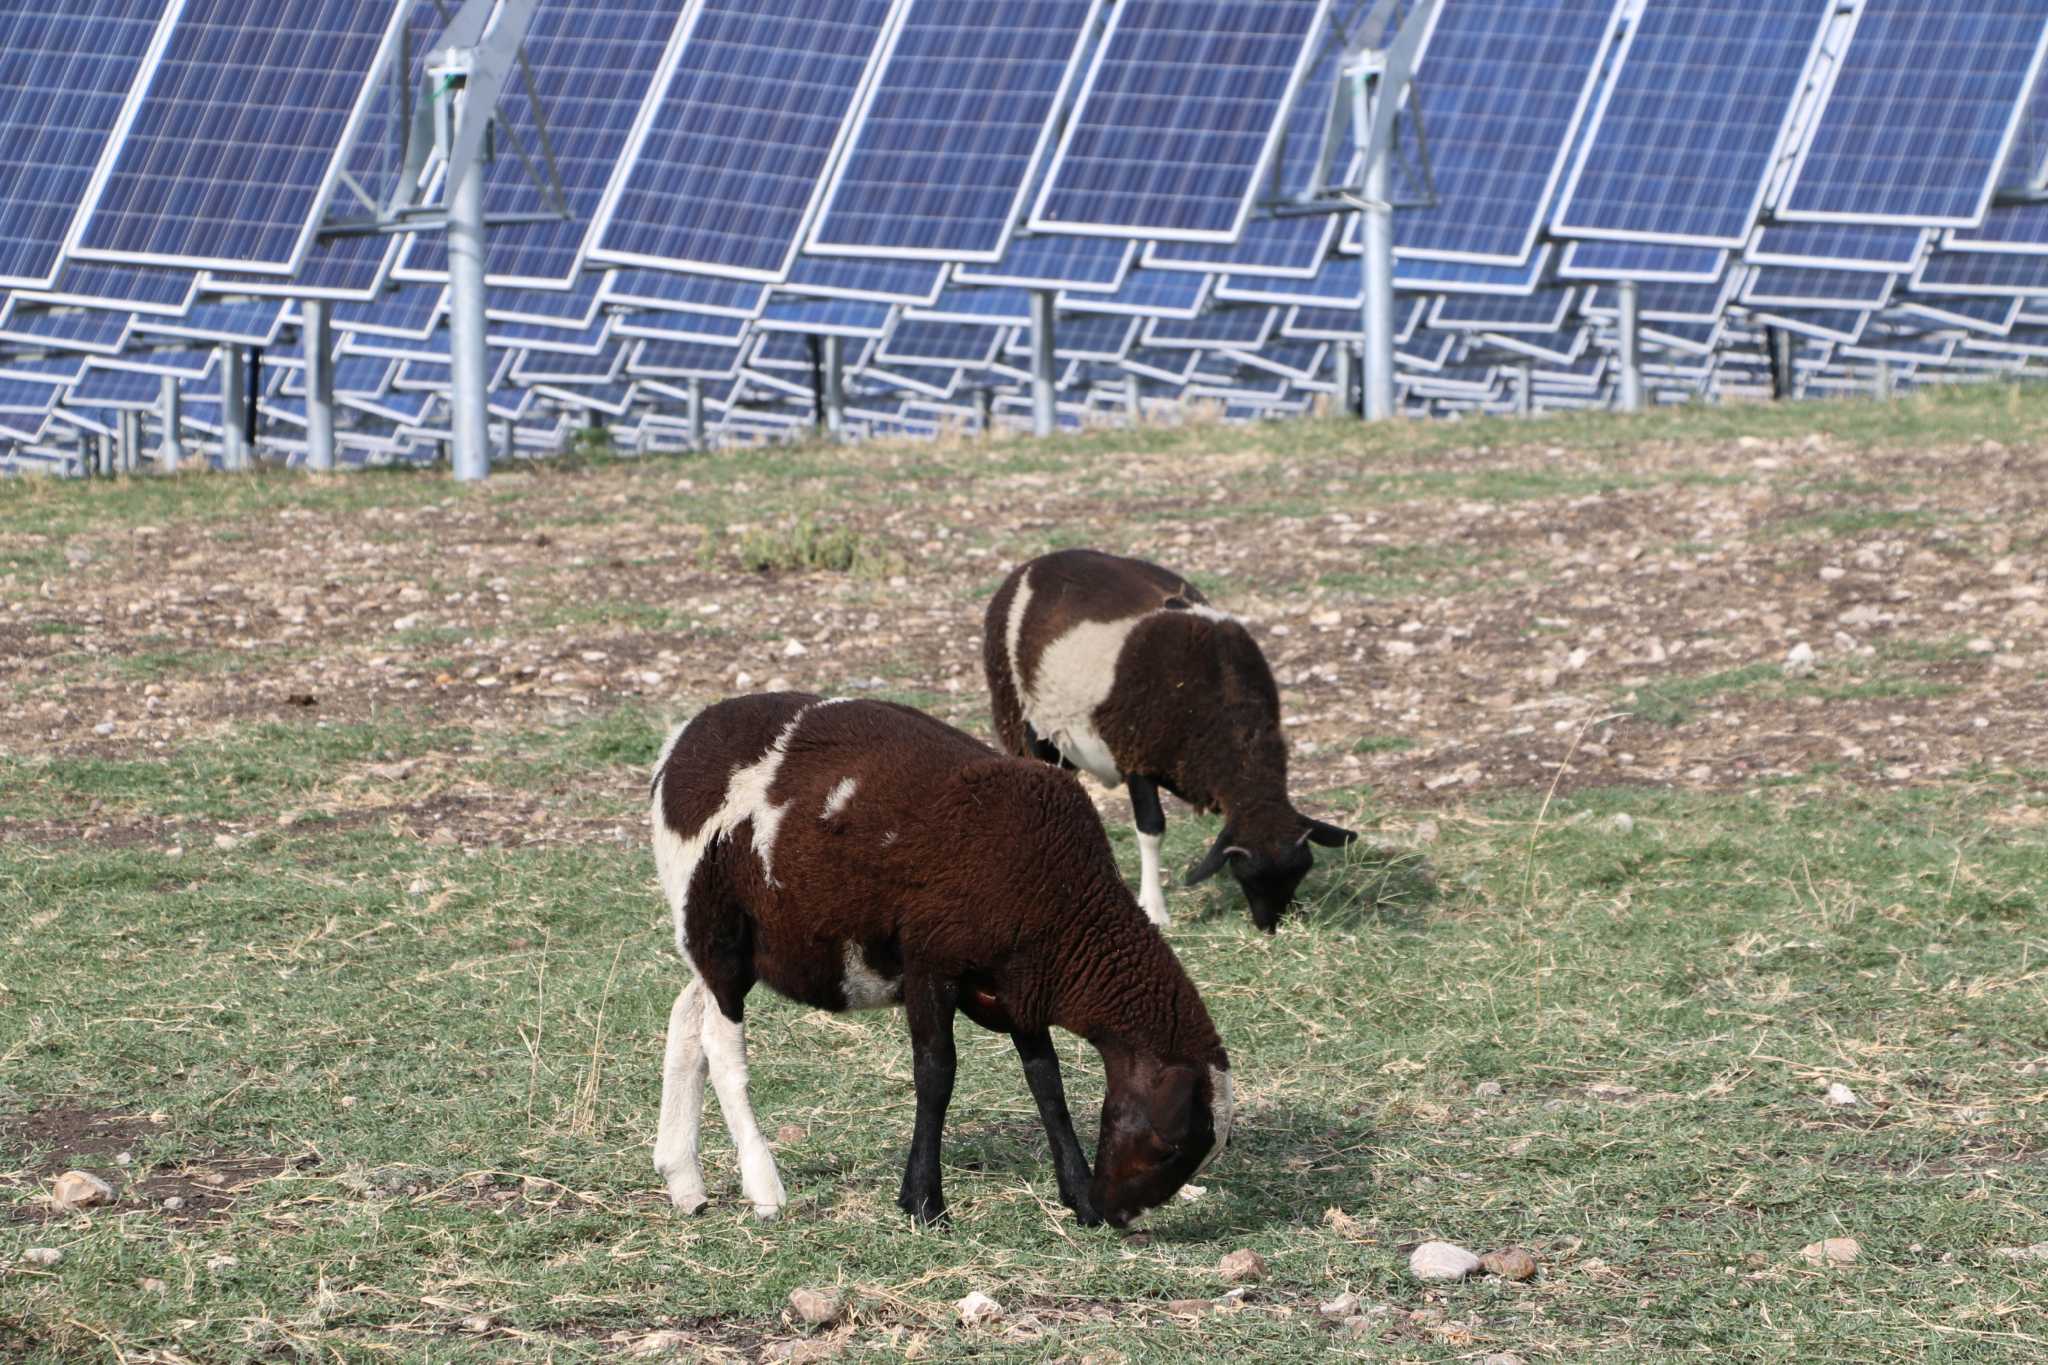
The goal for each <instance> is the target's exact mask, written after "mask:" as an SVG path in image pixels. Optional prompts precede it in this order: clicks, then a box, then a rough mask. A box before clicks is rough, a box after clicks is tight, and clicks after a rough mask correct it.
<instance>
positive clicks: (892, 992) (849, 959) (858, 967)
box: [842, 943, 902, 1010]
mask: <svg viewBox="0 0 2048 1365" xmlns="http://www.w3.org/2000/svg"><path fill="white" fill-rule="evenodd" d="M842 989H844V991H845V992H846V1008H848V1009H850V1010H880V1009H887V1008H889V1007H890V1006H891V1005H894V1004H895V1003H896V1002H897V1000H898V999H899V998H900V997H901V994H902V983H901V982H898V981H891V980H890V979H889V978H888V977H886V976H883V975H882V974H881V973H880V972H878V971H876V970H875V969H874V968H872V967H870V966H868V964H867V959H866V958H864V957H862V956H861V952H860V945H859V944H858V943H849V944H847V945H846V980H845V982H844V985H843V987H842Z"/></svg>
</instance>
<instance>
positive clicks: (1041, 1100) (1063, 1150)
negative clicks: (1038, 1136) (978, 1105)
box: [1010, 1029, 1102, 1228]
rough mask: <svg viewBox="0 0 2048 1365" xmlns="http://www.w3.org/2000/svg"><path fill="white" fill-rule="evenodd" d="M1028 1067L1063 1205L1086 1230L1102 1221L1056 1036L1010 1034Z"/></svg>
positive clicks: (1030, 1032)
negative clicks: (1070, 1108) (1063, 1079)
mask: <svg viewBox="0 0 2048 1365" xmlns="http://www.w3.org/2000/svg"><path fill="white" fill-rule="evenodd" d="M1010 1041H1011V1042H1012V1043H1015V1044H1016V1045H1017V1056H1018V1059H1019V1060H1021V1061H1022V1062H1023V1063H1024V1083H1025V1084H1026V1085H1028V1086H1030V1087H1031V1098H1032V1099H1034V1100H1037V1101H1038V1117H1039V1118H1040V1119H1041V1120H1042V1121H1043V1122H1044V1123H1045V1136H1046V1138H1047V1139H1048V1140H1049V1141H1050V1142H1051V1143H1052V1169H1053V1173H1054V1174H1055V1175H1056V1176H1058V1178H1059V1182H1060V1202H1061V1203H1062V1204H1065V1205H1066V1206H1067V1207H1068V1208H1070V1209H1072V1210H1073V1211H1074V1216H1075V1217H1077V1218H1079V1219H1080V1220H1081V1226H1082V1227H1090V1228H1092V1227H1094V1226H1095V1225H1096V1224H1098V1223H1100V1222H1101V1221H1102V1215H1101V1214H1099V1213H1097V1212H1096V1211H1095V1205H1094V1203H1093V1201H1091V1200H1090V1199H1089V1197H1088V1158H1087V1157H1086V1156H1084V1155H1083V1154H1082V1152H1081V1141H1080V1139H1079V1138H1077V1137H1075V1136H1074V1120H1073V1118H1072V1117H1071V1116H1070V1115H1069V1114H1068V1113H1067V1090H1066V1086H1065V1085H1064V1084H1063V1083H1062V1082H1061V1080H1060V1057H1059V1053H1058V1052H1056V1051H1054V1050H1053V1045H1052V1034H1051V1033H1050V1032H1049V1031H1048V1030H1046V1029H1019V1030H1016V1031H1014V1032H1012V1033H1011V1034H1010Z"/></svg>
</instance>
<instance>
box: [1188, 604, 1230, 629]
mask: <svg viewBox="0 0 2048 1365" xmlns="http://www.w3.org/2000/svg"><path fill="white" fill-rule="evenodd" d="M1185 610H1186V611H1187V613H1188V615H1190V616H1199V617H1201V618H1202V619H1203V620H1205V621H1235V622H1238V623H1239V624H1242V618H1240V617H1236V616H1232V615H1231V614H1230V613H1229V612H1227V611H1218V610H1217V609H1216V608H1214V607H1212V606H1209V605H1208V604H1207V603H1202V602H1196V603H1191V604H1190V605H1189V606H1187V607H1186V608H1185Z"/></svg>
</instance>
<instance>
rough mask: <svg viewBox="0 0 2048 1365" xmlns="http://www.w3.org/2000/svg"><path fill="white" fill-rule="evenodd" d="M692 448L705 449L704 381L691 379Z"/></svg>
mask: <svg viewBox="0 0 2048 1365" xmlns="http://www.w3.org/2000/svg"><path fill="white" fill-rule="evenodd" d="M690 449H692V450H702V449H704V381H703V380H701V379H692V380H691V381H690Z"/></svg>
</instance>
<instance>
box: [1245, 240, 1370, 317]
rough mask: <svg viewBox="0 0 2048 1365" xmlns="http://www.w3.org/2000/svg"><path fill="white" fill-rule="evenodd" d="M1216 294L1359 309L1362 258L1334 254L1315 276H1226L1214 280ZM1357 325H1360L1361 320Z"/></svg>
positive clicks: (1362, 292)
mask: <svg viewBox="0 0 2048 1365" xmlns="http://www.w3.org/2000/svg"><path fill="white" fill-rule="evenodd" d="M1216 297H1217V298H1219V299H1222V300H1224V301H1226V302H1238V303H1278V304H1296V303H1306V304H1311V305H1322V306H1326V307H1332V308H1342V307H1350V308H1358V307H1362V306H1363V305H1364V303H1365V258H1364V257H1362V256H1333V257H1331V258H1330V259H1329V260H1328V261H1326V262H1324V264H1323V268H1322V269H1321V270H1320V271H1318V272H1317V273H1316V275H1315V277H1314V278H1312V279H1306V280H1298V279H1290V278H1288V277H1286V276H1279V275H1235V274H1234V275H1226V276H1224V277H1223V278H1222V279H1221V280H1219V281H1218V282H1217V285H1216ZM1360 325H1361V326H1363V320H1362V319H1361V322H1360Z"/></svg>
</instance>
